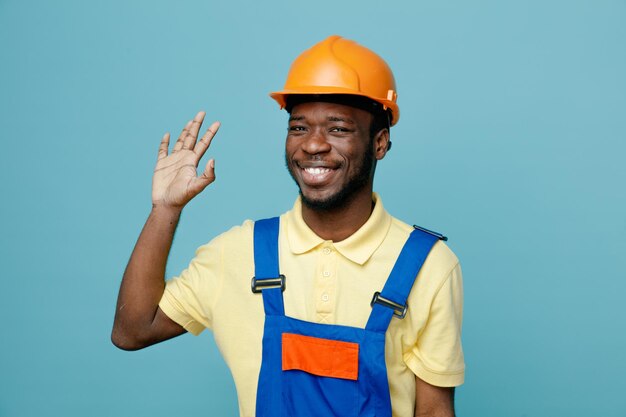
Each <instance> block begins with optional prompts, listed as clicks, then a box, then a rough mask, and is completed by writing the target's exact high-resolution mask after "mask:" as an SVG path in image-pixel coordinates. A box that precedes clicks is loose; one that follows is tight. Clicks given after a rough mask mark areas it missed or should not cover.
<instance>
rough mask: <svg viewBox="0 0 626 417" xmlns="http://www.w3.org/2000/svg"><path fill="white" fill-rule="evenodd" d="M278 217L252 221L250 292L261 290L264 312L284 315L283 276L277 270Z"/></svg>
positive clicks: (272, 314)
mask: <svg viewBox="0 0 626 417" xmlns="http://www.w3.org/2000/svg"><path fill="white" fill-rule="evenodd" d="M279 226H280V219H279V218H278V217H273V218H271V219H264V220H257V221H256V222H255V223H254V278H252V292H255V293H258V292H261V293H262V296H263V307H264V308H265V314H266V315H271V316H284V315H285V307H284V304H283V293H282V292H283V290H284V289H285V277H284V276H282V275H280V273H279V271H278V229H279Z"/></svg>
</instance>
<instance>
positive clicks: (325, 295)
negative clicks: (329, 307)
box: [322, 293, 330, 302]
mask: <svg viewBox="0 0 626 417" xmlns="http://www.w3.org/2000/svg"><path fill="white" fill-rule="evenodd" d="M329 298H330V297H329V296H328V294H326V293H324V294H322V301H324V302H326V301H328V299H329Z"/></svg>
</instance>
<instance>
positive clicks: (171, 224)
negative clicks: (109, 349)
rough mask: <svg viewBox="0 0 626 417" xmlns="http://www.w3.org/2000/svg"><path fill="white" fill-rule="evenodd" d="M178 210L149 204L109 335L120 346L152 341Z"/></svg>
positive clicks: (144, 343)
mask: <svg viewBox="0 0 626 417" xmlns="http://www.w3.org/2000/svg"><path fill="white" fill-rule="evenodd" d="M180 213H181V209H178V208H167V207H163V206H157V207H153V209H152V211H151V213H150V215H149V216H148V220H147V221H146V224H145V226H144V228H143V230H142V231H141V234H140V235H139V239H138V240H137V244H136V245H135V248H134V250H133V253H132V255H131V257H130V260H129V261H128V265H127V267H126V270H125V272H124V277H123V278H122V284H121V286H120V291H119V295H118V299H117V307H116V311H115V322H114V325H113V332H112V335H111V338H112V340H113V343H114V344H115V345H116V346H118V347H120V348H123V349H138V348H141V347H145V346H147V345H150V344H152V343H153V342H152V341H151V340H150V333H151V332H150V331H151V330H152V329H151V327H152V323H153V321H154V318H155V315H156V314H157V309H158V304H159V301H160V299H161V297H162V295H163V290H164V288H165V279H164V278H165V267H166V264H167V258H168V255H169V251H170V248H171V246H172V241H173V239H174V233H175V231H176V226H177V225H178V221H179V219H180Z"/></svg>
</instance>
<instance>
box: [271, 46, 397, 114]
mask: <svg viewBox="0 0 626 417" xmlns="http://www.w3.org/2000/svg"><path fill="white" fill-rule="evenodd" d="M292 94H293V95H295V94H348V95H357V96H362V97H367V98H369V99H371V100H373V101H375V102H377V103H380V104H381V105H382V106H383V109H384V110H390V111H391V126H393V125H395V124H396V123H397V122H398V119H399V118H400V108H399V107H398V105H397V104H396V100H397V98H398V94H397V92H396V81H395V79H394V78H393V73H392V72H391V69H390V68H389V66H388V65H387V63H386V62H385V61H384V60H383V59H382V58H381V57H380V56H378V55H377V54H375V53H374V52H372V51H371V50H369V49H367V48H365V47H364V46H361V45H359V44H358V43H356V42H354V41H351V40H348V39H344V38H342V37H341V36H336V35H335V36H330V37H328V38H327V39H325V40H323V41H322V42H320V43H318V44H315V45H313V47H311V48H310V49H308V50H306V51H304V52H303V53H302V54H300V56H298V57H297V58H296V60H295V61H293V64H291V68H290V69H289V74H288V75H287V81H286V82H285V87H284V88H283V90H282V91H276V92H274V93H270V97H272V98H273V99H274V100H276V101H277V102H278V104H279V105H280V108H281V109H283V108H285V106H286V104H287V96H289V95H292Z"/></svg>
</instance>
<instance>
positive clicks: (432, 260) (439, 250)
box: [389, 216, 459, 285]
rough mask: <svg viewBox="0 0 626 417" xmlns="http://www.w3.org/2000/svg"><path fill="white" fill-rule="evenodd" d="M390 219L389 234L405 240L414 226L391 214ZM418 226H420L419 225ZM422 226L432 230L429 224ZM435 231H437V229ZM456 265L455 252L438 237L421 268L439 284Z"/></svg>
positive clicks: (457, 260)
mask: <svg viewBox="0 0 626 417" xmlns="http://www.w3.org/2000/svg"><path fill="white" fill-rule="evenodd" d="M391 219H392V221H391V227H390V229H389V234H390V235H393V236H394V238H395V239H402V240H403V241H406V239H408V237H409V235H410V234H411V232H413V230H415V228H414V227H413V226H411V225H409V224H407V223H405V222H403V221H402V220H399V219H397V218H395V217H393V216H392V218H391ZM420 227H422V226H421V225H420ZM423 227H425V228H426V229H429V230H432V229H431V227H430V225H425V226H423ZM435 233H439V231H437V232H435ZM443 234H445V233H443ZM458 265H459V259H458V258H457V256H456V255H455V253H454V252H453V251H452V249H450V247H449V246H448V245H447V244H446V242H444V241H443V240H441V239H440V240H438V241H437V242H436V243H435V245H434V246H433V248H432V249H431V251H430V253H429V254H428V257H427V258H426V261H425V262H424V265H423V267H422V270H425V271H426V272H427V275H428V276H429V277H433V278H431V279H434V280H436V281H439V282H438V284H439V285H441V284H442V282H441V281H443V280H445V279H446V278H447V277H448V276H449V275H450V273H451V271H452V270H454V269H455V268H457V267H458ZM434 277H436V278H434Z"/></svg>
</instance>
